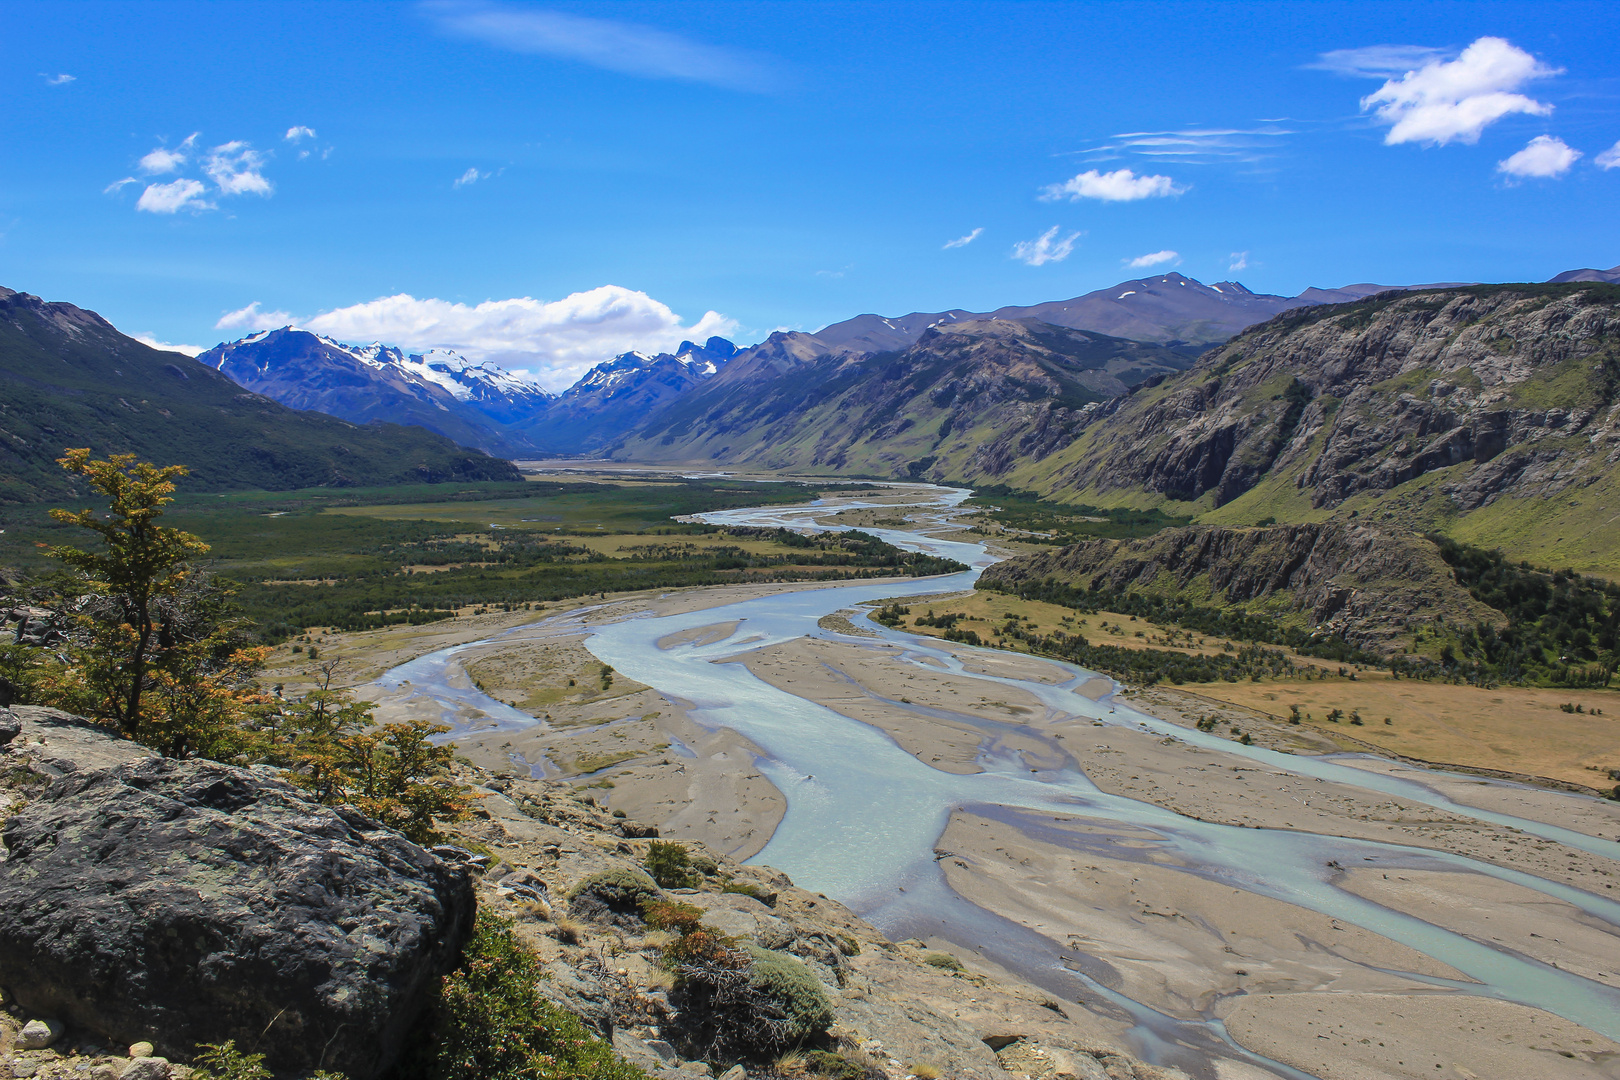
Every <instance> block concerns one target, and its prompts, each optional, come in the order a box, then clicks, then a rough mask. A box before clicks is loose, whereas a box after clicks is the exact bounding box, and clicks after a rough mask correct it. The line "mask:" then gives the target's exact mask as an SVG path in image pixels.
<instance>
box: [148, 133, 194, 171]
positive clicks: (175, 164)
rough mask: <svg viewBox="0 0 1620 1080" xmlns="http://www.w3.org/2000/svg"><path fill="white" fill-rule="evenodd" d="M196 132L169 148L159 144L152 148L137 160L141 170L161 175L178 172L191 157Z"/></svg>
mask: <svg viewBox="0 0 1620 1080" xmlns="http://www.w3.org/2000/svg"><path fill="white" fill-rule="evenodd" d="M197 134H198V133H197V132H195V131H194V132H192V133H191V134H190V135H188V136H187V137H186V140H185V142H182V143H181V144H180V145H179V146H177V147H175V148H174V149H173V150H170V149H169V148H168V147H165V146H159V147H156V148H155V149H153V150H152V151H151V152H150V153H148V154H147V155H146V156H145V157H143V158H141V160H140V161H139V163H138V164H139V165H140V169H141V172H143V173H146V174H147V175H148V176H161V175H163V174H164V173H172V172H179V171H180V169H181V168H182V167H183V166H184V165H185V163H186V161H187V160H188V159H189V158H190V157H191V150H192V147H194V146H195V145H196V143H197Z"/></svg>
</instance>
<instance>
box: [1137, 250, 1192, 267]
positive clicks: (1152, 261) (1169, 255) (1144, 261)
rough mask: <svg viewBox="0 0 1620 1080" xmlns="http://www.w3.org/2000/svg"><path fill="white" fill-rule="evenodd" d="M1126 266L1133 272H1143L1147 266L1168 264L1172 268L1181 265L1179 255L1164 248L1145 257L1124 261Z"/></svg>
mask: <svg viewBox="0 0 1620 1080" xmlns="http://www.w3.org/2000/svg"><path fill="white" fill-rule="evenodd" d="M1125 262H1126V264H1127V265H1129V266H1130V268H1131V269H1133V270H1144V269H1146V268H1147V267H1149V266H1158V265H1160V264H1161V263H1170V264H1171V265H1172V266H1179V265H1181V253H1180V252H1176V251H1171V250H1170V249H1168V248H1166V249H1165V250H1163V251H1154V252H1150V253H1149V254H1147V255H1138V256H1137V257H1136V258H1134V259H1126V260H1125Z"/></svg>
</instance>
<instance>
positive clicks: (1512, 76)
mask: <svg viewBox="0 0 1620 1080" xmlns="http://www.w3.org/2000/svg"><path fill="white" fill-rule="evenodd" d="M1561 71H1562V69H1560V68H1551V67H1548V66H1547V65H1545V64H1543V63H1542V62H1541V61H1539V60H1537V59H1536V58H1535V57H1534V56H1531V55H1530V54H1529V53H1527V52H1525V51H1524V50H1523V49H1520V48H1518V47H1516V46H1514V45H1513V44H1511V43H1510V42H1508V41H1505V40H1503V39H1502V38H1496V37H1482V38H1480V39H1478V40H1477V41H1475V42H1474V43H1473V44H1472V45H1470V46H1468V48H1466V49H1464V50H1463V51H1462V53H1461V54H1460V55H1459V56H1458V57H1457V58H1456V59H1455V60H1440V59H1431V60H1429V61H1428V62H1427V63H1425V64H1423V65H1422V66H1421V67H1418V68H1416V69H1414V70H1411V71H1408V72H1406V73H1405V74H1404V75H1402V76H1401V77H1400V78H1398V79H1390V80H1388V81H1387V82H1385V83H1384V85H1383V86H1381V87H1379V88H1378V89H1377V90H1375V91H1374V92H1373V93H1371V94H1368V95H1367V96H1366V97H1364V98H1362V99H1361V108H1362V110H1363V111H1366V110H1368V109H1371V110H1373V115H1374V117H1375V118H1376V119H1377V120H1378V121H1379V122H1380V123H1384V124H1388V125H1389V132H1388V133H1387V134H1386V135H1385V136H1384V143H1385V144H1386V145H1389V146H1394V145H1397V144H1399V143H1409V142H1415V143H1422V144H1425V145H1428V146H1444V145H1446V144H1447V143H1451V142H1461V143H1466V144H1469V145H1472V144H1474V143H1476V142H1478V141H1479V136H1480V133H1481V132H1482V131H1484V130H1485V128H1487V127H1489V126H1490V125H1491V124H1494V123H1496V121H1498V120H1500V119H1502V118H1503V117H1504V116H1511V115H1513V114H1514V113H1527V114H1529V115H1532V116H1546V115H1548V114H1549V113H1551V112H1552V106H1551V105H1548V104H1545V103H1543V102H1540V101H1536V100H1534V99H1532V98H1529V97H1526V96H1525V95H1524V94H1520V93H1517V92H1516V91H1518V90H1519V89H1520V88H1522V87H1523V86H1524V85H1525V84H1526V83H1528V82H1530V81H1532V80H1534V79H1545V78H1548V77H1550V76H1553V75H1558V74H1560V73H1561Z"/></svg>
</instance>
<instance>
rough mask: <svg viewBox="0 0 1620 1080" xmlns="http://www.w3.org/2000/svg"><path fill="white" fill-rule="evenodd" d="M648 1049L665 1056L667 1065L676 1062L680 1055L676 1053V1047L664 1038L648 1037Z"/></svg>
mask: <svg viewBox="0 0 1620 1080" xmlns="http://www.w3.org/2000/svg"><path fill="white" fill-rule="evenodd" d="M647 1049H649V1050H651V1051H652V1052H653V1053H655V1054H657V1055H658V1056H659V1057H661V1058H663V1059H664V1064H666V1065H668V1064H671V1063H673V1062H675V1061H676V1060H678V1059H679V1056H680V1055H678V1054H676V1053H675V1048H674V1047H673V1046H671V1045H669V1043H667V1042H665V1041H664V1040H663V1039H648V1040H647Z"/></svg>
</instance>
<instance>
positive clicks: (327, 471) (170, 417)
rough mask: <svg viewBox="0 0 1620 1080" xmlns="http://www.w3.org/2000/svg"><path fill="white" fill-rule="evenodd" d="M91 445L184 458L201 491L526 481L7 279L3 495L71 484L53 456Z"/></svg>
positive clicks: (45, 495)
mask: <svg viewBox="0 0 1620 1080" xmlns="http://www.w3.org/2000/svg"><path fill="white" fill-rule="evenodd" d="M85 446H87V447H89V448H90V449H91V450H92V451H93V452H94V453H95V454H96V455H97V456H105V455H107V454H114V453H122V452H133V453H136V454H139V455H140V456H141V457H142V458H143V459H146V460H151V461H157V462H163V463H168V462H183V463H185V464H186V465H188V466H190V468H191V473H192V479H191V482H190V483H189V484H188V488H190V489H191V490H197V491H232V490H246V489H263V490H275V491H284V490H291V489H295V488H311V487H350V486H355V485H384V484H402V483H422V482H429V483H435V482H442V481H469V480H519V479H521V477H520V475H519V474H518V472H517V470H516V468H515V467H514V466H513V465H512V464H511V463H510V462H508V461H503V460H501V459H499V458H492V457H489V456H488V455H486V454H484V453H482V452H481V451H477V450H469V449H467V448H466V447H462V446H458V445H456V444H455V443H453V442H451V441H450V440H449V439H446V438H444V437H442V436H439V435H435V434H433V433H431V432H429V431H426V430H425V429H422V428H417V427H404V426H401V425H397V424H368V425H365V426H363V427H362V426H357V425H355V424H349V423H345V422H344V421H341V420H337V419H334V418H332V417H329V416H325V415H323V414H320V413H310V412H297V411H294V410H292V409H289V408H286V407H285V406H283V405H279V404H277V403H276V402H274V401H271V400H270V399H269V398H266V397H261V396H259V395H258V394H251V393H248V392H247V391H245V390H243V389H242V388H241V387H240V386H237V385H236V384H235V383H233V382H231V381H230V380H229V379H228V378H226V377H225V376H223V375H221V374H219V373H218V372H216V371H213V370H212V369H210V368H207V367H204V366H203V365H201V364H198V363H196V362H195V361H193V360H191V359H189V358H188V357H185V356H182V355H181V354H179V353H172V352H162V351H159V350H157V349H152V348H149V347H148V346H146V345H143V344H141V343H140V342H138V341H135V340H134V339H133V338H129V337H126V336H124V335H123V334H120V333H119V332H118V331H117V330H116V329H114V328H113V327H112V326H111V325H110V324H109V323H107V322H106V321H105V320H104V319H102V318H101V317H100V316H98V315H96V314H94V313H93V312H89V311H84V310H82V309H80V308H77V307H74V306H73V305H71V304H53V303H45V302H43V301H41V300H40V299H39V298H38V297H34V296H29V295H28V294H26V293H19V292H12V291H11V290H9V289H0V502H11V503H17V502H35V501H39V500H42V499H56V498H62V497H64V496H66V495H68V494H69V493H70V492H73V491H74V488H73V485H72V484H71V482H70V479H69V477H68V476H67V475H66V474H65V473H63V471H62V470H61V468H59V467H58V466H57V465H56V462H55V459H56V458H58V457H60V456H61V454H62V451H63V450H64V449H65V448H67V447H85Z"/></svg>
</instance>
